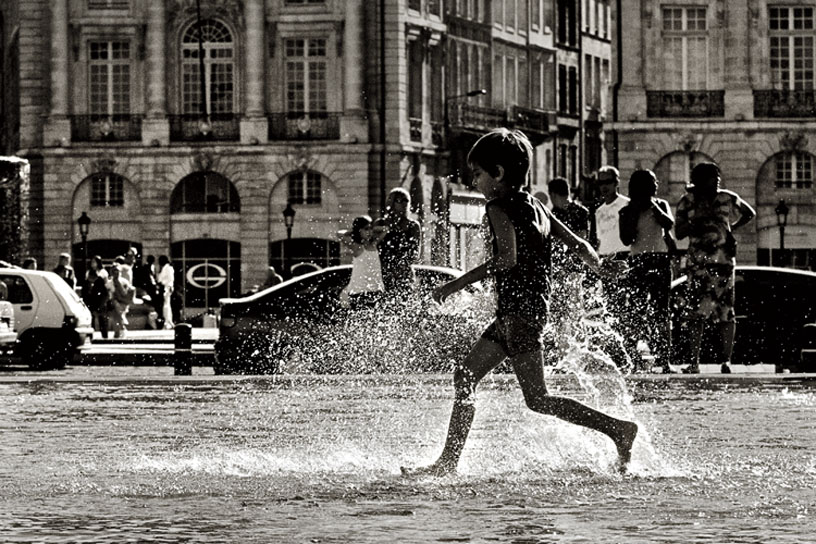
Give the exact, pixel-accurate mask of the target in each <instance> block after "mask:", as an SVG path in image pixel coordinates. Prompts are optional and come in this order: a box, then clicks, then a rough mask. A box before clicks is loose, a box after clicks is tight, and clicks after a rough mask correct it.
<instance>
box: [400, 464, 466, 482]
mask: <svg viewBox="0 0 816 544" xmlns="http://www.w3.org/2000/svg"><path fill="white" fill-rule="evenodd" d="M400 472H402V475H403V476H433V477H435V478H439V477H442V476H447V475H448V474H452V473H454V472H456V467H454V466H450V465H447V464H444V463H440V462H439V461H437V462H436V463H434V464H432V465H428V466H426V467H416V468H409V467H400Z"/></svg>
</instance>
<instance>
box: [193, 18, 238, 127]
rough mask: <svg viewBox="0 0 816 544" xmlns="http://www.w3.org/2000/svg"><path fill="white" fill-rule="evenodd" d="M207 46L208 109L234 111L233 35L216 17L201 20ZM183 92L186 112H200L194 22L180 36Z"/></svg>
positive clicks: (221, 111)
mask: <svg viewBox="0 0 816 544" xmlns="http://www.w3.org/2000/svg"><path fill="white" fill-rule="evenodd" d="M201 36H202V41H203V49H204V85H205V89H207V92H206V100H207V112H209V113H215V114H218V113H232V112H233V111H234V109H235V61H234V52H235V51H234V44H233V39H232V34H231V33H230V31H229V29H228V28H227V27H226V25H224V24H223V23H221V22H219V21H216V20H214V19H205V20H203V21H201ZM181 46H182V70H181V78H182V80H181V93H182V97H181V98H182V107H183V113H188V114H197V113H201V111H202V108H201V75H200V71H199V67H200V62H199V50H198V47H199V42H198V25H197V24H193V25H192V26H190V28H188V29H187V31H186V32H185V33H184V36H183V37H182V39H181Z"/></svg>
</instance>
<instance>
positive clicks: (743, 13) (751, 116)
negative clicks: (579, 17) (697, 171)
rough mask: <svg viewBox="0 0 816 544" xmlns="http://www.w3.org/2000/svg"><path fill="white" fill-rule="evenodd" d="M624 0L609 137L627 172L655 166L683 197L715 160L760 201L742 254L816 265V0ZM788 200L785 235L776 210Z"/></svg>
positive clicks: (738, 187) (746, 258) (673, 194)
mask: <svg viewBox="0 0 816 544" xmlns="http://www.w3.org/2000/svg"><path fill="white" fill-rule="evenodd" d="M621 6H622V7H621V14H620V20H621V21H624V23H623V25H624V26H625V32H622V33H621V35H620V36H621V39H620V42H619V43H620V44H621V48H620V49H619V51H617V53H619V54H616V55H615V58H616V59H617V60H618V61H619V68H618V69H619V73H620V75H621V77H620V79H619V92H618V93H617V104H618V108H617V109H616V111H615V112H614V116H615V120H614V123H611V124H609V125H608V128H609V129H610V130H609V133H608V143H609V148H610V154H611V156H613V157H616V158H617V162H618V164H619V166H620V168H621V173H622V177H623V178H624V179H628V175H629V174H630V173H631V172H632V171H633V170H634V169H636V168H651V169H653V170H654V171H655V172H656V173H657V175H658V177H659V178H660V180H661V186H660V196H662V197H664V198H666V199H668V200H669V202H671V203H672V204H673V205H676V204H677V202H678V201H679V199H680V197H681V196H682V194H683V192H684V187H685V184H686V183H687V182H688V181H689V173H690V169H691V168H692V167H693V166H694V164H696V163H698V162H700V161H713V162H715V163H717V164H718V165H719V166H720V168H721V170H722V178H723V186H724V187H725V188H727V189H731V190H733V191H736V192H737V193H739V194H740V195H741V196H742V197H743V198H745V199H746V200H747V201H748V202H750V203H751V204H752V205H753V206H754V207H755V208H756V210H757V218H756V220H755V221H754V222H752V223H751V224H749V225H748V226H746V227H743V228H742V229H740V230H739V231H737V238H738V241H739V255H738V260H739V261H740V262H742V263H745V264H751V263H759V264H778V265H785V266H793V267H797V268H804V269H816V187H814V183H813V172H814V162H815V160H816V157H815V156H816V95H815V94H814V68H815V66H814V63H815V62H816V61H815V60H814V40H816V30H814V26H816V19H815V18H814V17H816V2H813V1H796V2H777V1H774V0H729V1H728V2H725V1H723V0H711V1H709V0H686V1H683V2H664V1H655V0H642V1H637V2H622V3H621ZM618 28H620V26H619V27H618ZM616 142H617V146H615V143H616ZM782 200H784V202H785V205H786V206H787V208H788V216H787V226H786V228H785V230H784V233H785V234H784V236H785V238H784V242H783V240H781V239H780V238H781V236H780V235H781V232H782V231H781V229H780V228H779V222H778V218H777V213H776V209H777V207H778V206H779V203H780V201H782ZM782 243H784V247H785V251H784V253H783V252H782V251H781V250H780V245H781V244H782Z"/></svg>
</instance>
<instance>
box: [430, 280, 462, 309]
mask: <svg viewBox="0 0 816 544" xmlns="http://www.w3.org/2000/svg"><path fill="white" fill-rule="evenodd" d="M456 291H457V289H456V288H455V287H454V286H453V282H448V283H443V284H442V285H439V286H437V287H435V288H434V290H433V294H432V296H433V299H434V301H435V302H437V303H439V304H442V303H443V302H445V299H446V298H448V297H449V296H451V295H452V294H454V293H455V292H456Z"/></svg>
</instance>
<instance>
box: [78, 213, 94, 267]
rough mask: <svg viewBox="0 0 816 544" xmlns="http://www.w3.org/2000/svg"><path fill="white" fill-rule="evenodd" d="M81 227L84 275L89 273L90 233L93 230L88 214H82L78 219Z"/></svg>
mask: <svg viewBox="0 0 816 544" xmlns="http://www.w3.org/2000/svg"><path fill="white" fill-rule="evenodd" d="M77 225H78V226H79V236H80V237H81V238H82V274H83V276H84V275H85V274H86V273H87V272H88V231H89V230H90V229H91V218H90V217H88V213H87V212H82V215H80V216H79V217H78V218H77Z"/></svg>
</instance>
